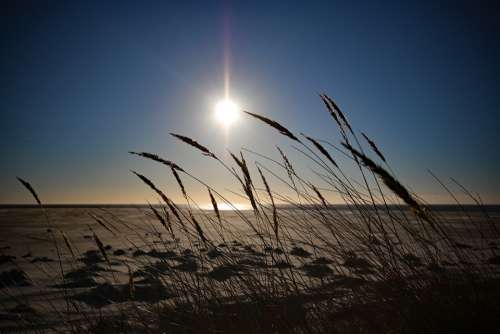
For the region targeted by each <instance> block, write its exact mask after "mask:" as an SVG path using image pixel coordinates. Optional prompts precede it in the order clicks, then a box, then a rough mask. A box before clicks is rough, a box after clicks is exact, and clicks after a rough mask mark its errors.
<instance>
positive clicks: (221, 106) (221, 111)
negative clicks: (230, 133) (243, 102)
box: [215, 99, 240, 128]
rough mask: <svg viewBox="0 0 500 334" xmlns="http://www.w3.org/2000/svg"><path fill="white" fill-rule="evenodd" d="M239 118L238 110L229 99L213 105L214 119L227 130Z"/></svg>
mask: <svg viewBox="0 0 500 334" xmlns="http://www.w3.org/2000/svg"><path fill="white" fill-rule="evenodd" d="M239 117H240V108H239V107H238V105H237V104H236V103H234V102H233V101H231V100H229V99H225V100H222V101H219V102H218V103H217V104H216V105H215V119H216V120H217V121H218V122H220V123H221V124H222V125H224V126H225V127H226V128H228V127H229V126H230V125H231V124H233V123H234V122H236V121H237V120H238V118H239Z"/></svg>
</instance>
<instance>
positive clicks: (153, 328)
mask: <svg viewBox="0 0 500 334" xmlns="http://www.w3.org/2000/svg"><path fill="white" fill-rule="evenodd" d="M320 98H321V100H322V101H323V103H324V105H325V107H326V110H327V112H328V113H329V114H330V115H331V116H332V118H333V125H334V126H335V127H336V128H337V130H338V133H339V134H340V137H341V141H340V143H339V144H334V143H332V142H330V141H328V140H325V139H319V138H316V136H315V134H314V133H312V134H303V133H301V135H300V136H299V135H298V134H295V133H294V131H292V130H290V129H288V128H287V127H286V126H285V125H283V124H282V123H281V122H277V121H275V120H272V119H271V118H269V117H268V116H263V115H260V114H257V113H253V112H245V113H246V115H247V116H248V117H249V118H250V119H253V120H254V121H256V122H260V123H262V124H263V125H266V126H268V127H270V129H269V130H275V131H277V133H279V134H280V135H282V136H285V137H287V138H288V139H289V140H290V142H291V146H290V149H291V150H294V151H295V152H296V153H298V154H299V155H300V156H301V157H302V160H303V161H302V163H301V164H300V165H301V166H302V165H304V162H305V163H306V164H307V166H308V168H310V169H311V170H313V171H314V175H315V177H314V178H313V177H311V176H308V173H306V171H305V170H304V169H303V168H302V167H301V168H298V167H297V165H296V164H294V162H293V161H292V159H291V158H290V157H289V155H288V154H287V153H286V149H284V148H280V147H278V148H277V151H276V153H277V158H276V157H270V156H264V155H262V154H259V153H258V152H254V151H252V150H249V149H245V148H242V149H241V151H240V152H238V153H234V152H229V155H230V157H231V162H226V161H224V160H223V159H221V158H219V157H218V156H217V155H215V154H214V153H213V151H212V150H210V149H209V148H208V147H205V146H204V145H203V141H201V140H199V141H198V140H195V139H193V138H191V137H189V136H186V135H181V134H176V133H172V134H171V135H172V136H173V137H174V138H175V139H177V140H179V141H181V142H183V143H185V144H186V145H187V146H188V148H189V149H195V150H196V151H198V152H200V153H201V154H202V155H204V156H206V158H207V159H213V160H215V161H216V163H217V164H219V166H220V168H221V169H223V170H225V171H226V172H227V173H228V175H229V177H232V178H233V179H234V181H235V184H236V185H237V186H238V187H239V188H240V189H241V190H240V193H239V196H240V197H241V198H244V199H245V201H246V202H247V203H248V204H249V205H248V209H246V210H243V209H239V208H238V205H237V204H236V203H233V202H232V201H230V200H229V199H228V198H227V197H226V196H225V195H224V194H223V192H222V191H220V190H218V189H217V185H211V184H210V182H209V180H202V179H200V178H199V177H197V176H196V175H194V174H192V173H191V172H190V171H189V168H188V166H179V165H178V164H177V163H176V162H174V161H170V160H167V159H165V158H163V157H161V156H159V155H157V154H155V153H149V152H130V153H131V154H132V155H134V156H136V157H138V158H143V159H147V160H150V161H151V162H152V163H159V164H162V165H163V166H164V167H165V168H167V170H169V171H170V172H171V173H172V176H173V178H174V180H175V182H176V184H177V185H178V187H179V190H180V192H181V193H182V196H183V198H184V200H185V203H184V204H182V205H181V204H179V203H175V202H174V201H173V200H172V199H171V198H170V197H169V196H168V194H167V192H166V191H164V190H162V189H161V188H160V187H159V186H157V185H156V183H155V182H154V181H153V180H152V179H151V178H150V177H148V176H147V175H143V174H141V173H140V172H137V171H132V173H133V175H135V176H136V177H138V179H139V181H140V182H142V183H144V185H145V186H146V187H149V188H150V189H151V191H152V192H153V193H154V194H155V195H156V196H157V197H158V199H159V203H157V204H149V205H148V206H145V207H143V208H140V209H138V210H139V211H140V212H141V214H142V218H143V219H141V221H140V223H139V224H135V223H130V222H129V221H126V220H124V219H121V218H120V217H119V216H117V215H115V214H113V212H112V211H111V210H97V212H93V213H92V214H91V215H90V216H89V219H90V220H91V221H92V222H93V223H92V224H90V223H89V224H88V227H86V232H85V235H84V236H83V237H79V238H80V239H82V240H83V239H84V241H85V242H86V244H87V245H88V247H87V248H86V249H84V248H82V246H81V245H82V241H81V240H80V241H78V240H75V239H76V238H77V236H75V235H74V234H71V233H69V232H68V231H65V230H64V227H61V226H58V225H57V224H54V223H52V220H51V219H52V218H51V215H50V210H51V209H50V208H49V207H45V206H44V205H43V197H42V196H39V195H38V194H37V191H36V190H35V189H34V187H32V186H31V184H30V183H29V182H28V181H26V180H24V179H22V178H19V181H20V183H21V185H22V186H24V187H25V188H26V189H27V190H28V192H29V193H30V194H31V195H32V196H33V198H34V200H35V201H36V203H37V205H38V207H39V210H40V215H42V216H43V217H44V218H43V219H45V222H46V224H47V225H46V228H47V231H48V232H47V233H48V239H47V240H49V241H50V245H51V247H53V248H54V249H55V254H56V256H55V258H54V259H48V260H53V261H52V262H53V264H54V265H57V270H54V271H50V270H45V271H44V268H45V269H46V268H49V267H46V266H44V265H40V264H38V266H37V268H38V269H40V270H41V271H44V273H43V275H45V277H47V278H49V279H50V281H51V282H52V285H51V286H50V287H47V286H45V285H43V284H39V283H37V279H36V278H35V277H30V276H31V275H30V273H29V272H28V271H25V270H23V269H22V268H23V266H22V265H21V264H19V265H17V264H15V263H16V262H17V261H25V262H29V261H32V259H31V255H30V257H26V258H23V259H16V258H13V257H8V255H3V256H2V262H5V263H12V265H14V266H16V268H15V269H12V270H10V271H3V272H2V273H1V274H0V285H1V286H0V288H1V291H2V293H3V294H5V295H7V296H9V298H10V301H11V302H13V303H15V304H16V305H17V306H16V307H17V309H16V310H12V309H9V310H6V311H5V312H2V317H3V320H2V322H5V323H6V324H7V325H5V326H3V330H5V331H8V330H12V331H15V330H28V331H34V332H51V331H54V332H55V331H61V332H70V333H109V332H120V333H446V332H455V333H457V332H460V333H462V332H463V333H465V332H472V331H479V332H481V331H485V332H486V331H490V330H492V329H495V328H497V327H498V325H497V319H498V316H499V315H500V308H499V307H498V300H499V298H500V281H499V279H498V277H499V273H500V271H499V264H500V260H499V259H500V255H499V253H498V252H499V251H498V247H500V234H499V232H498V220H497V219H495V217H493V216H491V215H490V214H489V208H488V207H487V206H484V205H483V204H482V202H481V199H480V198H479V197H477V196H475V195H473V194H472V193H471V192H468V191H467V190H466V189H465V188H462V187H461V185H460V184H459V183H458V182H456V181H454V183H455V184H457V185H459V187H461V188H460V189H461V190H462V191H465V193H466V194H467V195H468V196H469V197H470V200H471V201H472V202H474V203H475V204H476V206H475V207H474V208H473V211H472V212H471V211H470V207H468V206H466V205H463V204H461V203H460V202H458V200H457V197H456V196H453V192H452V191H451V190H450V189H449V188H448V187H447V186H446V185H445V183H444V182H443V181H441V180H439V179H437V182H439V183H440V184H442V185H443V187H444V188H443V190H444V191H445V192H449V193H450V195H451V199H452V200H456V201H457V202H456V206H455V207H454V210H456V211H458V212H460V217H461V218H463V219H461V220H460V222H457V221H456V220H454V219H452V218H450V217H449V216H447V215H446V214H443V212H442V211H440V210H436V208H435V207H434V206H432V205H429V204H428V203H426V202H425V199H424V198H421V197H420V196H418V194H415V193H413V192H412V191H411V190H410V188H409V187H407V186H405V185H404V184H403V182H401V181H400V180H399V179H398V177H397V175H396V174H395V173H394V171H393V170H392V168H391V166H390V164H389V159H387V158H386V156H385V155H384V153H383V149H382V148H381V147H379V146H378V145H377V143H376V141H375V140H373V139H372V138H369V137H368V136H367V135H365V134H364V133H360V135H358V134H357V132H356V131H355V129H354V127H353V125H352V124H351V123H350V121H349V119H348V117H347V115H346V114H345V113H344V112H343V111H341V109H340V108H339V106H338V105H337V103H336V102H335V101H334V100H333V99H332V98H331V97H329V96H328V95H326V94H320ZM352 170H354V171H356V173H354V174H356V175H355V176H353V173H352V172H348V171H352ZM186 180H189V181H190V182H191V181H193V182H194V183H195V184H197V185H198V186H199V187H200V188H201V189H203V190H204V191H206V194H207V201H208V200H209V203H211V206H212V207H211V209H210V210H208V209H206V208H202V207H201V205H200V204H199V203H197V202H196V201H194V200H193V199H192V197H191V195H190V190H189V189H188V187H186V183H185V181H186ZM278 183H279V184H280V187H283V186H284V187H285V188H286V189H287V192H283V191H281V190H280V191H275V190H274V189H273V185H274V184H278ZM280 189H281V188H280ZM331 194H335V195H336V198H341V199H342V203H340V204H341V205H339V203H337V202H336V203H331V202H330V200H329V198H331V196H330V195H331ZM221 207H229V208H231V209H232V210H230V211H223V210H220V208H221ZM33 256H39V254H35V253H34V254H33ZM28 260H29V261H28ZM54 268H56V267H54ZM34 276H40V274H39V275H34ZM28 286H29V287H30V288H31V289H32V290H34V291H37V292H36V293H34V292H33V291H32V292H30V293H31V295H30V293H26V294H24V293H23V294H19V293H16V288H20V287H28ZM48 290H50V291H52V293H55V294H58V296H59V300H55V298H47V299H44V297H43V296H47V294H46V291H48ZM54 291H55V292H54ZM32 295H36V296H38V297H37V298H36V300H34V299H33V298H31V297H30V296H32ZM31 304H36V305H38V306H37V307H32V305H31ZM40 305H41V306H40ZM0 330H2V329H0Z"/></svg>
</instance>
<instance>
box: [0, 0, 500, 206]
mask: <svg viewBox="0 0 500 334" xmlns="http://www.w3.org/2000/svg"><path fill="white" fill-rule="evenodd" d="M1 6H2V8H1V10H0V12H1V14H0V15H2V18H1V20H0V25H1V29H0V31H1V32H0V34H1V39H0V43H1V47H0V57H1V62H0V69H1V72H0V73H1V75H0V86H1V90H0V97H1V99H0V113H1V118H0V119H1V122H0V149H1V151H2V163H1V164H0V189H1V190H0V203H23V202H29V201H30V198H29V197H28V196H27V195H26V193H25V191H24V190H23V189H21V187H20V186H19V184H18V183H17V182H16V180H15V176H16V175H19V176H22V177H25V178H26V179H29V180H30V181H31V182H32V183H33V185H35V186H36V188H37V189H38V191H39V192H40V194H41V195H42V197H43V198H44V200H45V201H46V202H49V203H89V202H106V203H138V202H139V203H140V202H144V201H145V200H147V199H151V193H150V192H149V190H148V189H146V188H145V187H144V186H143V185H142V184H140V183H139V182H138V180H137V179H136V178H135V177H133V176H132V175H131V174H130V171H129V170H130V169H135V170H138V171H141V172H143V173H144V174H147V175H151V177H152V178H153V179H154V180H155V181H157V182H158V183H160V184H161V185H163V186H164V187H166V188H167V189H170V188H172V187H173V183H172V180H171V178H170V175H169V173H168V171H165V170H163V169H161V168H159V167H157V166H154V165H152V164H151V163H147V162H145V161H141V160H138V159H137V158H134V157H131V156H129V155H128V153H127V152H128V151H130V150H140V151H150V152H155V153H159V154H161V155H163V156H165V157H167V158H169V159H172V160H175V161H178V162H179V164H181V165H182V166H186V167H188V168H189V169H190V170H192V171H193V172H194V173H195V174H197V175H200V176H202V177H204V178H206V179H208V180H210V181H211V183H213V184H217V185H219V186H220V187H221V188H225V187H232V189H233V188H235V189H236V188H237V187H236V186H235V185H234V182H232V181H229V180H228V177H227V174H225V173H224V172H223V171H221V170H220V169H219V168H216V167H217V166H216V165H215V164H213V163H211V162H210V161H207V159H206V158H205V159H204V158H203V157H200V156H199V154H198V153H197V152H194V151H192V150H190V149H189V148H187V147H186V146H184V145H182V144H181V143H179V142H177V141H175V140H174V139H173V138H171V137H170V136H169V135H168V133H169V132H172V131H173V132H178V133H183V134H186V135H188V136H191V137H193V138H196V139H198V140H199V141H200V142H203V143H204V144H205V145H206V146H209V147H210V148H212V149H213V150H214V151H216V152H224V150H225V147H229V148H230V149H231V150H234V151H236V150H238V149H239V148H240V147H241V146H246V147H249V148H252V149H255V150H258V151H260V152H263V153H266V154H269V155H273V156H276V153H277V152H276V151H275V149H274V144H276V143H278V144H280V145H282V146H284V147H287V148H289V143H288V142H287V141H286V140H285V139H284V138H281V137H280V136H279V135H277V134H276V133H275V132H273V131H271V130H270V129H268V128H265V127H263V126H262V125H261V124H258V123H256V122H255V121H253V120H250V119H248V118H243V119H240V121H239V122H238V123H237V124H235V125H234V126H233V127H232V128H231V130H230V134H229V138H228V140H226V139H225V136H224V133H223V131H222V129H221V126H220V124H217V123H216V122H214V120H213V107H214V104H215V103H216V102H217V100H218V99H220V98H221V97H223V95H224V43H225V41H226V43H227V41H230V42H229V43H228V44H227V45H228V48H229V50H230V55H231V56H230V60H231V61H230V78H231V86H230V89H231V91H230V92H231V98H233V99H234V100H236V101H237V102H238V103H239V104H240V105H241V106H242V107H244V108H245V109H247V110H250V111H254V112H257V113H261V114H264V115H267V116H269V117H271V118H273V119H276V120H279V121H280V122H282V123H283V124H285V125H286V126H287V127H289V128H291V129H293V130H295V131H297V132H299V131H303V132H306V133H309V134H314V136H315V137H318V138H325V139H331V140H332V141H335V140H337V139H338V133H337V131H336V128H335V125H334V124H333V123H332V122H331V119H330V118H329V116H328V114H327V113H326V112H325V110H324V108H323V106H322V104H321V101H320V100H319V98H318V95H317V94H318V93H319V92H323V91H324V92H327V93H328V94H329V95H331V96H332V97H334V98H335V99H336V101H337V102H338V104H339V105H340V106H341V107H342V108H343V110H344V111H345V112H346V114H347V115H348V117H349V118H350V120H351V121H352V123H353V124H354V125H355V128H356V129H357V130H361V131H364V132H366V133H367V134H369V135H370V136H371V137H373V138H374V139H375V140H376V141H377V143H378V144H379V145H380V146H381V148H382V149H383V150H384V152H385V153H386V155H387V157H388V158H389V160H390V161H391V165H392V167H393V169H394V170H396V171H397V174H398V176H399V177H400V178H401V179H402V180H403V181H404V183H405V184H407V185H409V186H410V187H411V188H412V189H413V190H415V191H417V192H418V193H420V194H422V195H423V196H424V197H426V198H428V199H429V200H430V201H433V202H449V199H447V198H446V197H445V196H442V195H443V194H444V191H443V190H442V189H440V188H439V186H438V185H436V182H435V181H433V179H432V178H431V177H430V176H429V175H428V174H427V172H426V169H427V168H429V169H431V170H433V171H434V172H435V173H437V174H438V175H439V176H441V177H443V178H444V179H446V178H447V177H454V178H457V179H459V180H460V181H461V182H462V183H463V184H465V185H466V186H467V187H468V188H469V189H470V190H472V191H474V192H479V193H481V195H482V197H483V199H484V200H485V201H486V202H490V203H498V202H500V191H499V189H500V188H499V187H500V177H499V176H498V171H499V170H500V157H499V154H498V152H499V151H500V150H499V149H500V121H499V120H500V113H499V110H498V107H499V105H500V103H499V102H500V94H499V93H500V89H499V88H500V82H499V81H500V79H499V78H500V64H499V61H498V59H500V45H499V43H498V41H499V40H500V38H499V37H500V29H499V28H500V24H499V22H500V15H499V8H498V5H495V2H493V1H490V2H488V1H468V2H460V1H449V2H443V1H429V2H426V1H415V2H413V3H411V2H406V1H404V2H403V1H394V2H389V1H387V2H384V1H379V2H374V1H367V2H363V1H359V2H353V1H346V2H337V1H290V2H288V1H276V2H272V1H262V2H259V1H248V2H243V1H241V2H237V1H195V2H188V1H178V2H168V1H158V2H151V1H147V2H137V1H117V2H112V1H108V2H106V3H104V2H102V1H98V2H97V1H96V2H90V1H81V2H78V1H72V2H69V1H60V2H59V1H33V2H29V1H22V2H19V1H4V2H2V4H1ZM225 23H226V30H225V28H224V27H225ZM225 31H226V35H225V33H224V32H225ZM228 36H230V39H228ZM287 145H288V146H287ZM222 154H223V153H222ZM231 185H233V186H231ZM174 193H175V191H174V190H172V196H173V197H174V198H179V197H178V196H179V194H177V193H175V194H174ZM176 196H177V197H176ZM197 196H198V199H199V200H200V201H201V202H203V201H206V200H205V199H204V197H206V195H205V194H204V193H201V192H200V193H199V195H197Z"/></svg>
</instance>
